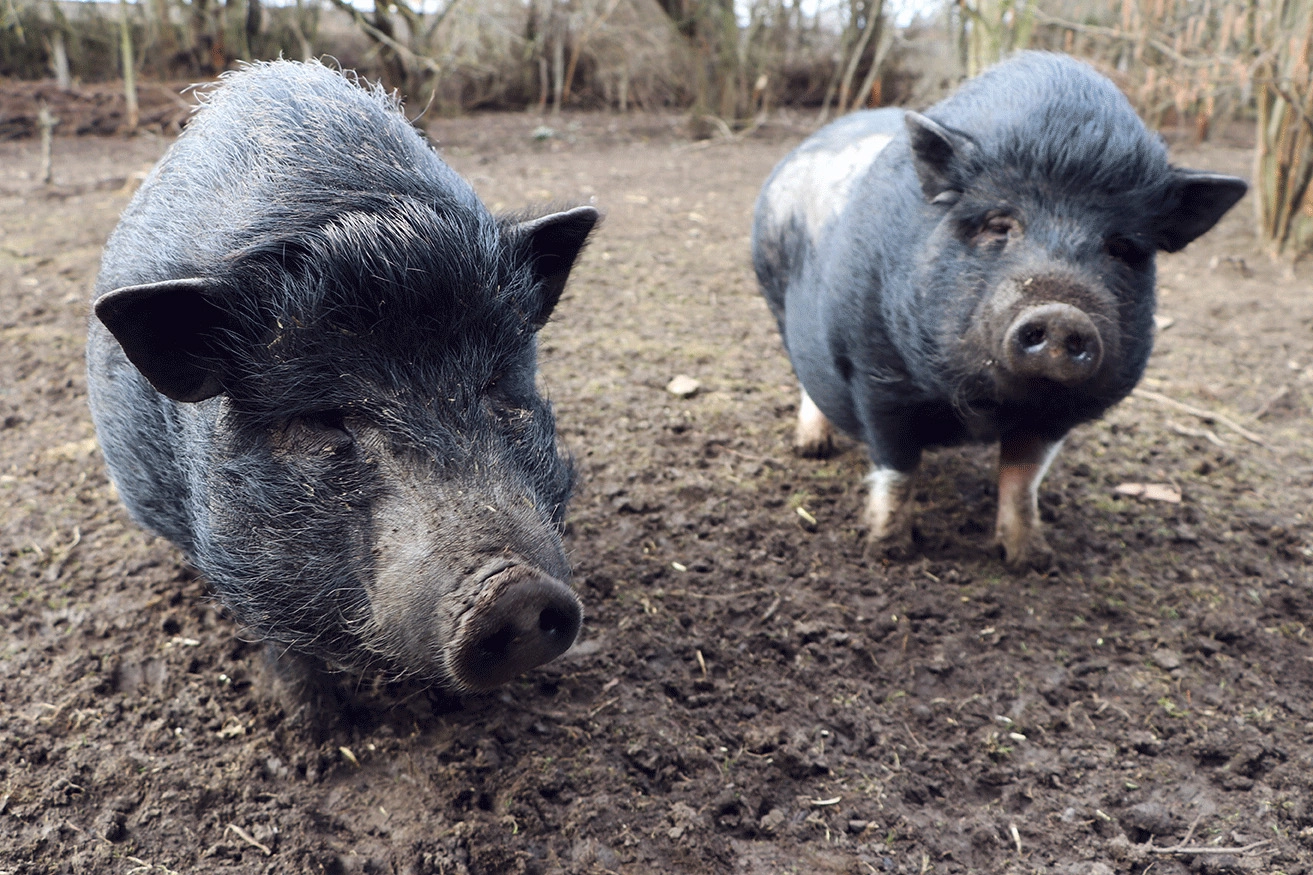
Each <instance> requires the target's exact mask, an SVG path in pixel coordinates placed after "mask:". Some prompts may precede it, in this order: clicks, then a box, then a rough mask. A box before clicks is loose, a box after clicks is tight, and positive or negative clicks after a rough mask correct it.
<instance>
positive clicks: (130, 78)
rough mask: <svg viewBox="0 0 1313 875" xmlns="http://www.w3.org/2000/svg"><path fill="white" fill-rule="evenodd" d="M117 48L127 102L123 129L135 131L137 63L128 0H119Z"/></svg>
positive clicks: (129, 131) (136, 119)
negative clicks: (120, 56) (133, 56)
mask: <svg viewBox="0 0 1313 875" xmlns="http://www.w3.org/2000/svg"><path fill="white" fill-rule="evenodd" d="M119 48H120V53H121V55H122V62H123V97H124V99H125V101H126V103H127V119H126V120H125V121H124V129H125V130H126V131H127V132H128V133H130V134H131V133H135V132H136V130H137V122H138V120H139V116H138V111H137V65H136V63H135V62H134V61H133V59H132V28H131V22H129V21H128V0H119Z"/></svg>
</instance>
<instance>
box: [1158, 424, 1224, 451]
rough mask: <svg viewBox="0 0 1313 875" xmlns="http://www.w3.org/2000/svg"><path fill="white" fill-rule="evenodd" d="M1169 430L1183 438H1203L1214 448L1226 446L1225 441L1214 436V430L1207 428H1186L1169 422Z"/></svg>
mask: <svg viewBox="0 0 1313 875" xmlns="http://www.w3.org/2000/svg"><path fill="white" fill-rule="evenodd" d="M1167 429H1168V431H1171V432H1174V433H1175V434H1179V435H1181V436H1182V437H1192V438H1203V439H1204V440H1206V441H1208V442H1209V443H1210V444H1213V445H1214V446H1218V447H1224V446H1226V443H1225V442H1223V440H1222V439H1221V438H1220V437H1218V436H1217V435H1215V434H1213V432H1212V430H1210V429H1207V428H1186V427H1185V426H1184V425H1181V424H1180V423H1176V422H1169V423H1167Z"/></svg>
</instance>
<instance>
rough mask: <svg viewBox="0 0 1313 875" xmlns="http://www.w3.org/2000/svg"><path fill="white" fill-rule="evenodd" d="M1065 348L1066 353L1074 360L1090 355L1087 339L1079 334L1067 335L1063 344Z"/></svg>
mask: <svg viewBox="0 0 1313 875" xmlns="http://www.w3.org/2000/svg"><path fill="white" fill-rule="evenodd" d="M1063 346H1064V347H1065V348H1066V350H1067V355H1069V356H1071V357H1072V358H1073V359H1076V360H1084V359H1087V358H1089V356H1090V344H1089V340H1088V339H1087V338H1086V337H1085V336H1084V335H1081V334H1069V335H1067V341H1066V343H1064V344H1063Z"/></svg>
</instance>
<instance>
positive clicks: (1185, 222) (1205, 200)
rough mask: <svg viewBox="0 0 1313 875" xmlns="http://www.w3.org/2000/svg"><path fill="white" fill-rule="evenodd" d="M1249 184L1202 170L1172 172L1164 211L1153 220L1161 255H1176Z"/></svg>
mask: <svg viewBox="0 0 1313 875" xmlns="http://www.w3.org/2000/svg"><path fill="white" fill-rule="evenodd" d="M1248 188H1249V185H1248V183H1246V182H1245V181H1244V180H1243V179H1240V178H1239V177H1235V176H1223V175H1222V174H1220V173H1208V172H1206V171H1203V170H1186V169H1184V168H1176V169H1173V170H1172V184H1171V189H1170V191H1169V193H1168V195H1167V197H1166V198H1165V200H1164V205H1163V206H1164V209H1163V211H1162V212H1161V213H1160V214H1159V215H1157V216H1155V217H1154V228H1153V238H1154V243H1155V244H1157V246H1158V248H1159V249H1161V250H1163V251H1164V252H1176V251H1177V250H1178V249H1182V248H1184V247H1185V245H1186V244H1187V243H1189V242H1190V241H1191V240H1193V239H1194V238H1196V237H1198V236H1199V235H1200V234H1202V233H1204V232H1205V231H1207V230H1208V229H1209V228H1211V227H1213V225H1215V224H1217V220H1218V219H1220V218H1222V215H1223V214H1224V213H1225V212H1226V211H1227V210H1229V209H1231V207H1233V206H1235V203H1236V201H1238V200H1240V198H1242V197H1244V195H1245V191H1247V190H1248Z"/></svg>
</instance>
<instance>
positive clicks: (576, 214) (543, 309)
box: [514, 207, 599, 328]
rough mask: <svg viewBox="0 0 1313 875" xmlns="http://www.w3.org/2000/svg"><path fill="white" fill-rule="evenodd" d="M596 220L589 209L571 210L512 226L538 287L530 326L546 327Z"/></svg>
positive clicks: (595, 212)
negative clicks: (540, 294) (540, 296)
mask: <svg viewBox="0 0 1313 875" xmlns="http://www.w3.org/2000/svg"><path fill="white" fill-rule="evenodd" d="M598 216H599V214H598V212H597V210H596V209H595V208H593V207H575V208H574V209H572V210H566V211H565V212H563V213H552V214H551V215H550V216H543V217H542V218H540V219H530V220H529V221H527V222H521V223H520V224H519V225H516V226H515V229H514V234H515V236H516V238H517V240H518V245H519V246H521V247H523V249H524V251H525V254H526V255H527V256H528V257H529V260H530V262H531V263H532V264H533V272H534V276H535V278H537V279H538V280H539V281H540V282H541V283H542V298H541V299H540V301H539V306H538V312H537V313H535V314H534V316H533V323H534V324H535V325H537V326H539V327H540V328H541V327H542V326H543V325H545V324H547V319H548V317H549V316H551V315H552V310H553V308H555V307H556V302H557V301H559V300H560V299H561V292H562V291H563V290H564V289H565V281H566V279H567V278H569V276H570V268H571V267H573V266H574V260H575V258H576V257H577V256H578V255H579V250H581V249H583V247H584V241H585V240H586V239H588V232H589V231H592V230H593V225H595V224H596V223H597V219H598Z"/></svg>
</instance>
